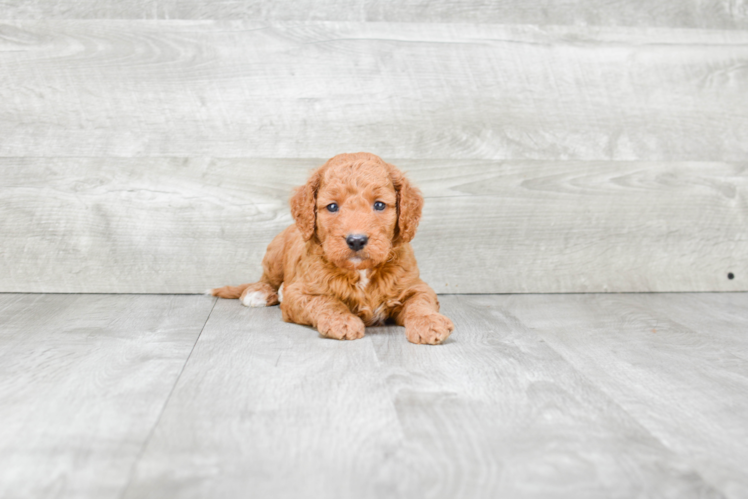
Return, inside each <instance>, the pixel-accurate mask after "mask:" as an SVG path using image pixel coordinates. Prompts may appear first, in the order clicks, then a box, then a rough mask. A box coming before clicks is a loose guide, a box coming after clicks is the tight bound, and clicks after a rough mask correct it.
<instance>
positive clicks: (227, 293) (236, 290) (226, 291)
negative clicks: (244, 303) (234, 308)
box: [205, 283, 252, 299]
mask: <svg viewBox="0 0 748 500" xmlns="http://www.w3.org/2000/svg"><path fill="white" fill-rule="evenodd" d="M251 284H252V283H245V284H243V285H239V286H230V285H227V286H222V287H221V288H211V289H210V290H207V291H206V292H205V295H212V296H214V297H221V298H222V299H238V298H239V297H241V296H242V292H243V291H244V290H246V288H247V287H248V286H249V285H251Z"/></svg>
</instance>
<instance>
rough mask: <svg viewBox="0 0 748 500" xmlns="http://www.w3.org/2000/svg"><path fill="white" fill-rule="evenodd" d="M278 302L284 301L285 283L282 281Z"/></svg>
mask: <svg viewBox="0 0 748 500" xmlns="http://www.w3.org/2000/svg"><path fill="white" fill-rule="evenodd" d="M278 302H283V283H281V286H280V288H278Z"/></svg>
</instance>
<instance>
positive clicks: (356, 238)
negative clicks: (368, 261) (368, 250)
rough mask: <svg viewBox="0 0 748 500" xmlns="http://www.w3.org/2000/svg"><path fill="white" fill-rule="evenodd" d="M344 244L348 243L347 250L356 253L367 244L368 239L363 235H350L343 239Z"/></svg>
mask: <svg viewBox="0 0 748 500" xmlns="http://www.w3.org/2000/svg"><path fill="white" fill-rule="evenodd" d="M345 242H346V243H348V248H350V249H351V250H353V251H355V252H358V251H359V250H361V249H362V248H364V247H365V246H366V244H367V243H368V242H369V237H368V236H366V235H365V234H351V235H348V237H347V238H346V239H345Z"/></svg>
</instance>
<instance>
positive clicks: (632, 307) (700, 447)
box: [476, 294, 748, 498]
mask: <svg viewBox="0 0 748 500" xmlns="http://www.w3.org/2000/svg"><path fill="white" fill-rule="evenodd" d="M476 300H478V301H479V303H483V304H486V305H489V304H490V305H493V304H499V307H500V308H502V309H504V310H506V311H507V314H508V315H512V316H515V317H517V318H518V320H519V321H521V322H522V324H523V325H526V326H527V327H528V328H529V329H531V330H532V331H533V332H534V333H535V334H536V335H539V336H540V337H541V338H542V339H543V340H544V341H545V342H547V343H548V345H550V346H551V347H552V348H553V349H555V350H556V351H558V352H559V353H560V354H561V355H562V356H563V357H564V359H566V360H568V361H569V362H570V363H571V364H572V365H573V366H574V367H576V368H577V369H578V370H579V371H580V372H582V373H583V374H585V375H586V376H587V377H588V378H589V379H590V380H594V381H595V384H596V385H597V386H599V387H600V388H601V389H602V390H603V391H604V392H605V393H606V394H608V395H609V396H610V397H611V398H612V399H614V400H615V401H616V402H617V403H618V404H619V405H620V406H621V407H622V408H623V409H624V410H625V411H626V412H627V413H628V414H629V415H631V416H632V417H633V418H635V419H636V420H637V421H639V422H640V423H641V424H642V425H643V426H644V427H646V428H647V429H648V430H649V431H650V432H651V433H652V434H653V435H655V436H656V437H657V438H658V439H660V440H661V441H662V442H663V443H665V444H666V445H667V446H668V447H669V448H670V449H672V450H674V451H676V452H677V453H678V454H679V455H680V456H687V457H689V461H691V463H693V464H694V466H695V467H696V469H697V470H698V473H699V474H700V476H701V477H703V478H704V479H705V480H706V481H708V482H709V483H710V484H712V485H714V486H716V487H718V488H719V489H720V490H721V491H722V492H723V493H724V494H726V495H727V496H729V497H732V498H741V497H745V496H746V495H748V479H747V478H746V475H745V464H746V462H748V447H746V444H747V443H748V428H747V427H746V425H745V422H746V421H748V399H746V394H748V363H747V361H748V339H747V338H746V336H745V331H746V329H747V328H748V316H746V314H745V311H746V310H748V294H726V295H695V294H687V295H662V294H655V295H637V296H629V295H613V296H600V295H579V296H568V295H567V296H563V297H560V296H525V297H496V298H481V299H476Z"/></svg>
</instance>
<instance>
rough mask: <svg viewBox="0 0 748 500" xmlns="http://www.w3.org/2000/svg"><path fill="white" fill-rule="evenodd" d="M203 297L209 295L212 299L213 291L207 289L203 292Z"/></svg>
mask: <svg viewBox="0 0 748 500" xmlns="http://www.w3.org/2000/svg"><path fill="white" fill-rule="evenodd" d="M203 295H210V296H211V297H212V296H213V289H212V288H208V289H207V290H205V291H204V292H203Z"/></svg>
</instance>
